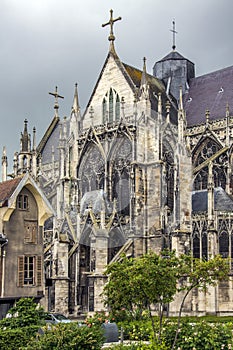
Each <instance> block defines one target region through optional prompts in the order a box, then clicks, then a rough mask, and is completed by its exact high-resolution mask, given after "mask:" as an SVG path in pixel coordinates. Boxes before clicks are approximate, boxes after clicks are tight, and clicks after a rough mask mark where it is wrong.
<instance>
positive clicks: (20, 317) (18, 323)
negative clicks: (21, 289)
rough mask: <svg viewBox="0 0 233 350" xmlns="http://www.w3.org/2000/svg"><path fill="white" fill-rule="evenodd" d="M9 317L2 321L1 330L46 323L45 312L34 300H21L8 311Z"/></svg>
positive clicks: (0, 322) (0, 323)
mask: <svg viewBox="0 0 233 350" xmlns="http://www.w3.org/2000/svg"><path fill="white" fill-rule="evenodd" d="M8 314H9V317H7V318H4V319H3V320H1V321H0V328H5V327H7V328H8V329H13V328H20V327H27V326H32V325H33V326H36V325H41V324H43V323H44V319H45V315H46V313H45V311H44V309H43V308H42V307H41V306H40V305H39V304H36V303H35V302H34V301H33V298H21V299H19V300H18V301H17V302H16V304H15V305H14V306H13V307H12V308H11V309H10V310H9V311H8Z"/></svg>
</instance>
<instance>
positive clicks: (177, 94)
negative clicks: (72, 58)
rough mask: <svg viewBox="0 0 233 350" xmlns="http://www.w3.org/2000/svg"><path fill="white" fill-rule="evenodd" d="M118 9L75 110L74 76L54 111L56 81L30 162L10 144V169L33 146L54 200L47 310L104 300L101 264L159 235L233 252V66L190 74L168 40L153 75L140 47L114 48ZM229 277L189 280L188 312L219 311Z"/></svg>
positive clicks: (89, 307) (206, 252)
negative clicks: (125, 53) (126, 52)
mask: <svg viewBox="0 0 233 350" xmlns="http://www.w3.org/2000/svg"><path fill="white" fill-rule="evenodd" d="M119 19H120V18H117V19H113V17H112V11H111V12H110V20H109V22H108V23H106V24H104V25H103V26H105V25H109V26H110V35H109V38H108V39H109V44H110V45H109V52H108V54H107V58H106V60H105V62H104V64H103V68H102V71H101V73H100V75H99V77H98V79H97V83H96V85H95V88H94V90H93V92H92V94H91V96H90V99H89V102H88V104H87V107H86V109H85V111H84V113H83V115H82V114H81V111H80V106H79V100H78V89H77V85H76V86H75V93H74V100H73V107H72V111H71V114H70V116H69V117H68V118H64V119H61V118H60V117H59V104H58V101H59V98H61V97H62V96H60V95H59V94H58V91H57V89H56V90H55V92H54V93H52V94H53V95H54V97H55V106H54V109H55V114H54V117H53V119H52V121H51V123H50V125H49V127H48V129H47V131H46V133H45V135H44V136H43V138H42V140H41V141H40V143H39V145H38V147H37V149H36V163H37V165H35V160H34V158H35V152H34V151H33V152H31V150H30V149H27V150H25V149H24V150H22V149H21V151H20V152H19V154H16V156H15V161H14V174H15V176H17V174H19V173H20V171H22V168H25V171H28V168H30V166H29V165H30V159H29V161H28V157H29V158H30V157H31V163H32V166H31V169H32V176H34V178H35V179H36V181H37V182H38V184H39V186H40V187H41V188H42V190H43V192H44V194H45V196H46V197H47V199H48V200H49V202H50V204H51V205H52V207H53V209H54V210H55V212H56V215H55V216H54V217H53V218H52V219H49V220H47V221H46V223H45V227H44V249H45V260H44V261H45V278H46V287H45V296H46V299H47V305H48V309H49V310H52V311H59V312H63V313H70V314H72V313H73V314H77V312H93V311H99V310H103V309H104V306H103V303H102V299H101V293H102V290H103V286H104V284H105V283H106V276H104V274H103V272H104V270H105V267H106V265H107V264H109V263H111V262H113V261H117V260H118V259H120V256H121V254H122V253H125V254H126V255H127V256H133V257H136V256H139V255H141V254H144V253H146V252H149V251H150V250H152V251H155V252H159V251H160V250H161V249H163V248H165V247H167V248H170V249H175V250H176V251H177V253H192V254H193V255H194V256H195V257H198V258H203V259H208V258H210V257H211V256H214V255H216V254H221V255H222V256H223V257H232V256H233V233H232V231H233V197H232V185H233V183H232V164H233V159H232V158H233V152H232V144H233V116H232V115H233V114H232V112H233V89H232V81H233V66H232V67H229V68H224V69H222V70H219V71H217V72H213V73H210V74H206V75H203V76H199V77H195V66H194V63H192V62H191V61H190V60H188V59H187V58H184V57H183V56H182V55H181V54H180V53H179V52H177V50H176V47H175V44H174V45H173V48H172V51H171V52H170V53H169V54H168V55H167V56H165V57H164V58H162V59H161V60H159V61H157V62H156V63H155V65H154V67H153V75H151V74H149V73H148V72H147V67H146V59H144V60H143V63H142V69H137V68H134V67H132V66H130V65H128V64H125V63H123V62H122V61H121V59H120V58H119V57H118V55H117V52H116V49H115V37H114V33H113V25H114V23H115V22H116V21H117V20H119ZM25 132H26V133H27V130H26V131H25ZM22 154H23V155H24V158H22ZM20 157H21V158H22V159H23V160H21V161H20V159H21V158H20ZM24 163H25V164H26V165H25V167H24ZM26 167H27V169H26ZM3 168H4V167H3ZM232 284H233V282H232V280H231V279H230V280H229V281H228V282H225V283H224V284H223V283H222V284H220V285H219V286H216V287H211V288H210V289H209V291H208V293H206V294H204V293H199V292H198V291H194V292H193V295H192V296H191V297H190V299H189V300H188V302H187V304H186V307H185V311H186V313H188V314H190V315H204V314H207V313H213V314H222V315H225V314H229V313H230V312H232V310H233V293H232V287H233V285H232ZM169 312H170V314H171V315H174V314H176V312H177V307H176V302H173V303H172V304H171V305H170V306H169Z"/></svg>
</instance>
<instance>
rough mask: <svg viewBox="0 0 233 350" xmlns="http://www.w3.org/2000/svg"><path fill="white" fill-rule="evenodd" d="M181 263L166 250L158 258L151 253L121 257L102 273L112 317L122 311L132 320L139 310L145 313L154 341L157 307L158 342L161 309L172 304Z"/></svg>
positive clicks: (172, 253) (173, 254)
mask: <svg viewBox="0 0 233 350" xmlns="http://www.w3.org/2000/svg"><path fill="white" fill-rule="evenodd" d="M182 263H183V261H182V260H181V259H180V258H178V257H177V256H176V255H175V252H170V251H168V250H165V251H162V252H161V253H160V254H155V253H152V252H151V253H149V254H146V255H143V256H141V257H138V258H130V259H128V258H127V257H126V256H123V257H122V261H121V262H114V263H113V264H111V265H109V266H108V267H107V269H106V272H105V273H106V274H107V275H108V276H109V279H108V283H107V284H106V286H105V288H104V296H105V298H106V304H107V305H108V306H109V307H110V310H111V312H112V313H113V315H114V314H115V313H117V311H119V310H121V309H125V310H127V312H129V313H130V314H131V315H132V317H134V316H135V313H136V312H138V310H139V311H140V313H142V311H143V310H148V312H149V316H150V319H151V322H152V328H153V333H154V337H155V338H156V329H155V324H154V318H153V317H152V312H151V306H152V305H153V304H157V305H158V308H159V311H160V327H159V335H158V340H160V335H161V329H162V316H163V312H162V310H163V305H164V304H165V303H169V302H171V301H172V300H173V297H174V295H175V293H176V285H177V278H178V274H179V272H180V269H181V268H182V266H181V264H182Z"/></svg>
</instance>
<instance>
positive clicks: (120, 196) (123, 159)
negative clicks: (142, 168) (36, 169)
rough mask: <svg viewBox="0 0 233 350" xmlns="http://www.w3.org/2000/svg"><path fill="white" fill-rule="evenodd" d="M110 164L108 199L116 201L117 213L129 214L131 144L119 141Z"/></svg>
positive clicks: (125, 140)
mask: <svg viewBox="0 0 233 350" xmlns="http://www.w3.org/2000/svg"><path fill="white" fill-rule="evenodd" d="M119 143H120V144H119V145H118V146H117V147H116V148H115V150H114V156H113V159H112V163H111V173H112V175H111V179H110V182H111V183H110V187H111V193H109V194H110V198H112V199H116V202H117V211H118V212H119V213H121V214H123V215H129V213H130V176H129V175H130V163H131V159H132V144H131V142H130V140H129V139H128V138H126V137H124V138H121V139H120V140H119Z"/></svg>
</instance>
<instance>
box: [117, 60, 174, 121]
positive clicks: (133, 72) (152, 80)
mask: <svg viewBox="0 0 233 350" xmlns="http://www.w3.org/2000/svg"><path fill="white" fill-rule="evenodd" d="M123 66H124V68H125V70H126V72H127V73H128V75H129V76H130V78H131V80H132V81H133V83H134V85H135V86H136V87H137V88H138V89H139V88H140V86H141V79H142V71H141V70H139V69H137V68H135V67H132V66H129V65H128V64H125V63H123ZM146 78H147V81H148V84H149V86H150V102H151V107H152V110H153V111H156V112H157V110H158V94H159V93H161V94H162V95H161V97H162V108H163V115H166V111H165V105H166V102H167V99H168V98H167V95H166V91H165V86H164V84H163V82H162V81H161V80H160V79H158V78H156V77H154V76H153V75H150V74H148V73H147V75H146ZM170 119H171V121H172V122H173V123H175V124H176V123H177V117H176V111H175V109H174V106H173V105H171V112H170Z"/></svg>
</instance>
